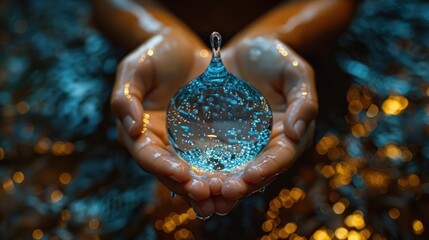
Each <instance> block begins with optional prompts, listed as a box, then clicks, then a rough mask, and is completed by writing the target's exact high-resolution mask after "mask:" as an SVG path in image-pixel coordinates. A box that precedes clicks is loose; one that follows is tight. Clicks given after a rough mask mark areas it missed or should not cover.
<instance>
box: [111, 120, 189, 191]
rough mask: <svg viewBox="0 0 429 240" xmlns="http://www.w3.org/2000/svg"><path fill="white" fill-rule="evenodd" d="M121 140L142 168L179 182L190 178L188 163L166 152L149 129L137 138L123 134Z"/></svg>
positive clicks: (160, 141)
mask: <svg viewBox="0 0 429 240" xmlns="http://www.w3.org/2000/svg"><path fill="white" fill-rule="evenodd" d="M118 128H122V126H118ZM123 140H124V143H125V146H126V147H127V149H128V151H129V152H130V153H131V155H132V156H133V157H134V158H135V160H136V161H137V163H138V164H139V165H140V167H141V168H142V169H143V170H145V171H147V172H149V173H152V174H154V175H156V176H159V177H169V178H170V179H172V180H175V181H177V182H179V183H184V182H188V181H189V180H190V179H191V175H190V169H189V167H188V165H187V164H186V163H184V162H183V161H182V160H180V159H178V158H177V157H176V156H174V155H173V154H171V153H170V152H168V151H167V150H166V149H165V145H164V144H163V142H162V140H160V139H159V138H158V137H157V136H155V135H154V134H153V133H151V132H150V131H146V132H145V133H143V134H141V135H140V136H139V138H138V139H132V138H131V137H129V136H123Z"/></svg>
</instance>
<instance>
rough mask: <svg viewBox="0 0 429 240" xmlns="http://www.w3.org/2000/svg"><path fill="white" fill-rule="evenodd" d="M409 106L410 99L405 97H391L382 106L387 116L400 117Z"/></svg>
mask: <svg viewBox="0 0 429 240" xmlns="http://www.w3.org/2000/svg"><path fill="white" fill-rule="evenodd" d="M407 106H408V99H406V98H405V97H403V96H389V97H388V98H387V99H386V100H385V101H384V102H383V104H382V105H381V109H383V112H384V113H386V114H387V115H398V114H400V113H401V112H402V111H403V110H405V109H406V108H407Z"/></svg>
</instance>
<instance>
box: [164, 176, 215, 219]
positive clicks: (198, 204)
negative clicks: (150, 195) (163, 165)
mask: <svg viewBox="0 0 429 240" xmlns="http://www.w3.org/2000/svg"><path fill="white" fill-rule="evenodd" d="M159 180H160V181H161V182H162V183H163V184H164V185H165V186H166V187H167V188H168V189H169V190H170V191H172V192H174V193H176V194H178V195H180V196H181V197H182V198H183V199H184V200H185V201H186V202H187V203H188V204H189V205H190V206H191V207H192V208H193V209H194V211H195V212H196V213H197V214H198V216H200V217H201V218H203V219H204V218H207V217H210V216H211V215H213V213H214V211H215V205H214V202H213V199H212V198H210V192H209V190H208V187H206V188H205V187H203V188H201V186H200V187H199V188H197V189H191V188H190V187H191V186H192V185H195V182H194V183H187V184H183V183H178V182H176V181H173V180H171V179H169V178H166V177H159ZM197 185H199V184H197ZM202 189H206V191H205V192H206V194H204V197H201V196H200V197H201V199H195V198H194V196H197V195H198V194H196V193H195V190H199V191H201V190H202ZM190 195H194V196H192V197H191V196H190Z"/></svg>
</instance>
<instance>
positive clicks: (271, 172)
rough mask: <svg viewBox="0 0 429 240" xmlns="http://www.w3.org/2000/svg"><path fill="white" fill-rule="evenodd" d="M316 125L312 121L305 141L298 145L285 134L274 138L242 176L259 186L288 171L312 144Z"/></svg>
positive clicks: (304, 138) (305, 134)
mask: <svg viewBox="0 0 429 240" xmlns="http://www.w3.org/2000/svg"><path fill="white" fill-rule="evenodd" d="M314 125H315V124H314V121H312V122H311V123H310V126H309V127H308V128H307V130H306V132H305V133H304V135H303V141H300V142H299V143H298V144H296V143H294V142H292V141H291V140H289V139H288V138H287V137H286V136H285V135H284V134H280V135H278V136H276V137H274V138H273V139H272V140H271V141H270V143H269V144H268V146H267V149H266V150H265V151H264V152H263V153H262V154H261V155H259V156H258V157H257V158H256V159H255V160H253V161H252V162H250V163H249V164H248V165H247V166H246V168H245V169H244V171H243V174H242V178H243V180H244V181H246V182H249V183H253V184H258V183H259V182H261V181H264V180H265V179H269V178H272V177H274V176H277V175H279V174H280V173H282V172H283V171H285V170H286V169H288V168H289V167H290V166H291V165H292V164H293V162H294V161H295V159H296V158H297V156H299V155H300V154H301V153H302V152H303V151H304V149H305V148H307V147H308V146H307V145H308V143H309V142H311V139H312V137H313V132H314Z"/></svg>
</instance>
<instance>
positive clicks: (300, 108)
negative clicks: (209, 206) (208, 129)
mask: <svg viewBox="0 0 429 240" xmlns="http://www.w3.org/2000/svg"><path fill="white" fill-rule="evenodd" d="M222 58H223V61H224V64H225V65H226V68H227V69H228V70H229V71H230V72H232V73H233V74H235V75H238V76H239V77H241V78H242V79H245V80H247V81H248V82H250V83H251V84H252V85H253V86H255V87H256V88H257V89H258V90H259V91H260V92H261V93H262V94H263V95H264V96H265V97H266V98H267V100H268V102H269V104H270V106H271V109H272V111H273V118H274V119H273V129H272V133H271V136H270V141H269V143H268V145H267V147H266V148H265V150H263V152H262V153H261V154H260V155H259V156H258V157H257V158H256V159H254V160H253V161H251V162H249V163H248V164H247V165H246V166H245V168H244V170H243V171H240V172H238V173H235V174H232V175H230V176H228V177H227V178H226V179H224V181H223V185H222V190H221V193H222V202H223V204H225V202H235V201H237V200H239V199H241V198H243V197H245V196H247V195H250V194H251V193H253V192H255V191H258V190H259V189H261V188H262V187H265V186H266V185H268V184H269V183H271V182H272V181H273V180H274V179H275V178H276V176H277V175H279V174H280V173H282V172H283V171H285V170H286V169H287V168H288V167H290V166H291V164H292V163H293V162H294V160H295V159H296V158H297V157H298V156H299V155H300V154H301V153H302V152H303V151H304V150H305V148H306V147H308V146H309V145H310V144H311V140H312V135H313V132H314V119H315V117H316V113H317V109H318V103H317V95H316V89H315V84H314V73H313V70H312V68H311V67H310V66H309V64H308V63H307V62H305V61H304V60H303V59H302V58H301V57H300V56H298V55H297V54H296V53H295V52H294V51H293V50H291V49H290V48H289V47H288V46H286V45H285V44H283V43H282V42H281V41H279V40H277V39H275V38H270V37H252V38H243V39H242V40H239V41H235V42H233V43H232V45H230V46H228V48H227V49H226V50H225V51H224V52H222ZM217 205H218V203H217V202H216V201H215V206H217ZM230 205H232V204H230Z"/></svg>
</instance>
